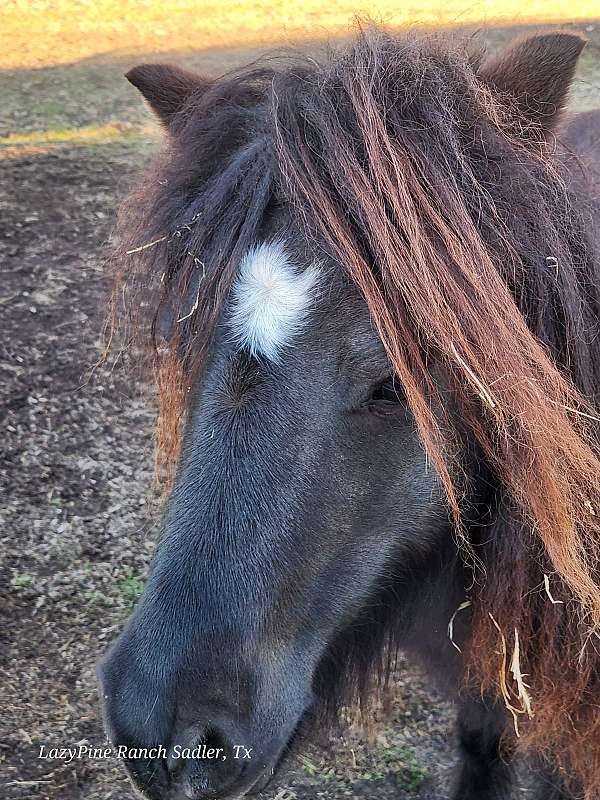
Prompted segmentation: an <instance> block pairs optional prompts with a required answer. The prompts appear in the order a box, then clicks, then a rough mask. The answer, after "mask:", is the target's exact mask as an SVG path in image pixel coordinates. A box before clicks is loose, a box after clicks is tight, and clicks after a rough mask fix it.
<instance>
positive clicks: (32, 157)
mask: <svg viewBox="0 0 600 800" xmlns="http://www.w3.org/2000/svg"><path fill="white" fill-rule="evenodd" d="M509 33H514V29H513V30H511V31H506V30H501V31H498V32H497V34H496V36H497V38H498V39H499V40H500V39H504V38H507V37H508V35H509ZM588 35H590V36H592V38H594V40H595V41H596V42H597V41H600V37H599V36H598V31H597V29H595V28H593V27H592V30H590V31H589V32H588ZM596 47H597V45H596ZM213 57H214V58H216V56H215V55H214V54H213V55H212V56H211V58H213ZM204 58H205V56H198V55H196V56H194V55H190V56H189V57H186V59H179V60H180V61H182V63H187V64H192V65H197V64H199V63H200V62H202V60H203V59H204ZM239 58H240V56H239V53H238V56H237V59H238V60H239ZM586 59H587V60H586V61H585V62H584V65H583V69H582V73H581V78H580V82H579V83H578V85H577V88H576V92H575V101H576V103H577V105H578V106H579V107H592V106H593V105H600V101H599V102H597V98H598V91H597V82H598V79H597V76H598V74H600V67H599V64H600V59H598V56H597V49H596V50H593V49H592V51H591V52H590V53H589V54H588V55H587V56H586ZM217 60H218V59H217ZM233 60H236V59H235V58H234V59H233ZM122 66H123V65H122V63H121V61H118V62H115V63H110V64H108V65H104V66H103V65H102V64H100V63H98V64H97V65H96V66H95V67H94V68H92V67H93V65H92V66H90V64H89V63H87V64H85V65H81V64H79V65H74V66H72V67H71V71H69V70H68V69H66V68H65V70H64V71H63V72H61V71H58V72H55V73H53V76H50V77H49V73H48V72H47V71H35V72H33V71H32V72H30V73H27V74H25V73H22V74H21V78H22V80H23V81H24V85H25V86H26V87H27V86H29V87H35V86H38V87H39V91H38V90H37V89H35V88H32V89H31V91H30V92H29V93H28V92H27V91H26V92H25V95H23V97H24V100H23V102H22V104H21V106H20V107H19V104H18V102H17V99H16V98H17V96H18V91H17V78H16V76H15V74H13V73H11V74H8V73H7V74H6V75H5V76H4V77H6V82H5V84H4V85H5V86H6V87H7V92H6V94H5V95H4V96H3V98H2V99H3V100H4V97H6V98H7V102H6V104H5V105H4V109H3V110H4V113H5V115H6V114H7V113H8V116H9V117H10V120H11V123H10V128H9V130H11V131H31V130H34V131H35V130H40V127H41V126H40V120H41V119H42V118H41V117H40V116H39V113H40V112H39V108H40V105H39V102H37V103H36V91H37V92H38V94H37V100H38V101H40V99H43V98H49V97H50V94H51V90H52V86H54V88H55V89H56V91H58V92H59V94H60V92H61V91H62V92H64V94H65V97H66V98H70V101H68V100H65V103H64V108H63V109H62V112H61V109H60V107H59V108H58V109H57V108H54V107H53V108H52V109H51V112H49V113H50V117H51V118H52V122H53V124H54V123H55V122H56V124H61V125H65V126H71V125H87V124H91V123H94V124H98V123H102V122H104V121H106V119H111V120H114V119H119V120H122V121H123V120H124V121H125V122H126V123H127V124H128V125H131V124H134V123H135V124H137V123H138V122H140V121H141V119H142V114H143V111H142V106H141V104H139V102H138V101H137V100H131V95H127V97H128V98H129V99H128V101H127V102H128V103H130V106H128V107H127V108H128V110H127V112H123V113H122V114H121V113H120V111H119V109H123V108H125V106H126V105H127V103H125V100H124V97H125V94H124V92H125V91H126V90H125V89H123V88H121V85H120V83H119V84H117V78H116V74H117V71H120V70H121V67H122ZM82 69H85V75H86V76H87V77H86V80H88V81H89V80H92V77H90V76H93V74H94V69H95V70H96V73H97V76H98V77H97V83H98V85H99V87H100V88H99V89H98V92H97V93H96V94H94V91H93V89H92V88H90V89H89V92H88V91H82V90H81V87H80V88H79V90H78V92H79V94H77V93H76V98H79V99H78V100H76V101H75V100H73V94H72V92H71V90H70V88H69V87H71V85H72V84H77V85H79V84H78V80H79V78H78V73H77V70H82ZM215 71H216V70H215ZM107 75H108V76H109V77H107ZM79 77H80V76H79ZM22 85H23V84H22ZM86 85H87V84H86ZM113 96H114V97H117V101H113V105H112V106H111V107H110V109H109V110H108V111H107V109H106V106H105V105H104V104H103V98H109V97H113ZM86 97H89V102H87V101H86ZM107 103H108V100H107ZM90 109H92V110H90ZM19 110H20V111H21V116H20V117H19V114H18V113H17V112H18V111H19ZM61 114H62V116H61ZM52 115H54V116H52ZM128 115H129V116H128ZM55 117H56V120H55ZM5 119H6V116H5ZM5 130H6V129H5ZM128 132H129V128H127V127H126V126H125V127H124V135H123V137H121V138H120V139H119V140H117V141H114V142H111V143H108V144H103V145H94V146H78V145H75V144H72V143H71V144H69V143H67V144H61V145H58V144H56V145H52V144H50V145H48V144H44V145H41V144H40V145H35V144H28V145H27V146H22V147H15V146H10V147H7V148H4V149H0V176H1V179H0V263H1V264H2V267H1V276H2V277H1V284H0V315H1V319H2V329H1V331H2V336H1V337H0V397H1V400H2V402H1V405H0V417H1V421H2V429H1V430H2V440H1V442H0V490H1V491H2V493H3V497H2V502H1V504H0V609H1V611H2V612H3V613H2V617H3V621H2V625H0V685H1V686H2V689H1V691H0V706H1V708H2V713H1V714H0V776H1V777H0V797H1V798H3V799H4V798H5V799H6V800H33V799H34V798H35V800H46V799H47V800H71V799H73V800H82V798H86V800H112V799H113V798H114V800H117V798H118V800H129V799H130V798H133V797H135V794H134V792H133V790H132V789H131V787H130V785H129V783H128V781H127V779H126V777H125V776H124V773H123V771H122V769H121V768H120V766H119V764H118V762H116V761H113V760H109V761H102V760H98V759H91V760H85V759H82V760H81V759H80V760H76V761H73V762H71V763H70V764H66V763H64V762H63V761H61V760H57V759H52V760H45V759H41V758H39V757H38V756H39V748H40V745H44V746H45V747H46V748H49V747H56V746H67V745H68V746H74V745H75V744H77V743H88V744H90V745H93V746H98V747H99V746H101V745H102V744H103V743H104V742H105V738H104V734H103V732H102V728H101V723H100V719H99V711H98V703H97V696H96V684H95V677H94V665H95V662H96V660H97V658H98V657H99V655H100V654H101V653H102V652H103V651H104V650H105V649H106V647H107V645H108V643H109V642H110V641H111V640H112V639H113V638H114V636H115V635H116V633H117V631H118V630H119V629H120V627H121V625H122V624H123V622H124V620H125V619H126V617H127V616H128V614H129V613H130V611H131V608H132V607H133V605H134V603H135V600H136V598H137V596H138V595H139V592H140V591H141V588H142V586H143V581H144V577H145V575H146V571H147V568H148V564H149V560H150V557H151V554H152V551H153V547H154V542H155V539H156V534H157V532H156V528H155V522H154V521H155V519H156V508H157V502H156V497H155V496H154V495H153V493H152V489H151V485H152V466H153V460H152V452H153V442H152V435H153V434H152V430H153V421H154V403H153V398H152V394H151V392H150V391H149V390H148V389H147V388H146V387H144V386H143V385H141V384H139V383H135V382H134V381H133V380H132V377H131V370H130V369H129V367H130V366H131V365H129V364H127V363H124V362H123V361H119V362H118V363H116V364H114V363H108V364H103V365H101V366H98V367H96V368H95V369H93V367H94V365H95V364H96V363H97V361H98V358H99V355H100V352H101V348H102V342H101V331H102V320H103V315H104V311H105V307H106V299H107V294H108V277H107V275H106V274H105V272H104V270H103V267H102V253H103V251H104V249H105V246H106V244H107V242H108V240H109V236H110V230H111V226H112V220H113V217H114V212H115V208H116V206H117V205H118V202H119V199H120V197H122V195H123V194H124V192H125V190H126V188H127V186H128V185H129V183H130V181H131V179H132V176H133V175H134V173H135V171H136V170H137V168H138V166H139V164H140V163H141V160H142V159H143V158H144V157H145V156H146V155H147V151H148V147H149V146H153V145H148V143H147V141H146V138H144V135H142V134H139V135H138V134H137V133H136V135H135V136H134V137H133V138H132V137H130V136H128ZM452 724H453V716H452V711H451V709H450V708H449V707H448V706H447V705H446V704H444V703H443V702H442V701H441V700H440V698H438V697H437V696H436V693H435V690H434V689H433V688H432V687H431V686H430V685H429V683H428V681H427V680H426V679H425V678H424V677H423V676H421V675H420V674H419V673H418V672H417V671H416V670H415V669H414V668H413V667H409V666H408V665H403V668H402V669H401V670H400V671H399V673H398V678H397V692H396V697H395V700H394V702H393V704H392V708H391V711H390V713H389V715H388V716H387V718H386V721H385V722H383V721H381V722H379V723H378V724H377V725H376V726H375V733H374V734H373V737H372V738H373V742H372V743H371V744H368V743H367V741H366V738H365V736H364V735H363V734H362V733H361V731H360V728H359V727H357V726H354V727H352V728H351V729H349V730H348V731H346V732H345V733H344V734H343V735H341V736H332V737H327V738H325V739H324V740H323V741H321V742H319V743H317V744H316V745H313V746H312V747H310V748H308V749H307V750H306V752H305V754H304V755H303V756H296V757H295V758H294V759H293V760H292V762H291V763H290V764H289V765H288V767H287V768H286V770H285V771H284V772H282V773H281V774H280V775H278V776H277V777H276V779H275V781H274V783H273V788H270V789H269V790H267V791H265V792H264V793H263V795H262V797H263V798H264V799H265V800H267V799H269V800H309V799H311V798H319V797H322V798H328V800H335V799H337V798H342V797H344V798H369V799H371V798H395V800H402V798H411V797H421V798H440V800H443V798H446V797H447V796H448V792H449V786H450V782H449V773H450V770H451V768H452V766H453V763H454V761H455V753H454V746H453V738H452V735H451V730H452ZM284 790H285V791H287V794H285V792H284Z"/></svg>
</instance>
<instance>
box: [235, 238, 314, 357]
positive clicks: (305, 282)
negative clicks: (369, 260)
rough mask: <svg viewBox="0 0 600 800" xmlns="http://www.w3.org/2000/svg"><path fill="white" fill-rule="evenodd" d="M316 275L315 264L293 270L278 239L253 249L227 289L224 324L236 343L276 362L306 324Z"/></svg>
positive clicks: (245, 257) (252, 352)
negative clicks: (228, 291) (229, 295)
mask: <svg viewBox="0 0 600 800" xmlns="http://www.w3.org/2000/svg"><path fill="white" fill-rule="evenodd" d="M318 279H319V270H318V268H317V267H316V266H314V265H311V266H309V267H307V268H306V269H305V270H304V271H303V272H297V271H296V270H295V269H294V267H293V266H292V264H291V263H290V261H289V258H288V255H287V253H286V251H285V246H284V244H283V242H280V241H275V242H270V243H269V244H267V243H262V244H259V245H255V246H254V247H252V248H251V249H250V250H249V251H248V252H247V253H246V255H245V256H244V258H243V259H242V261H241V264H240V269H239V273H238V276H237V279H236V281H235V283H234V285H233V288H232V293H231V305H230V312H229V327H230V329H231V331H232V333H233V336H234V339H235V341H236V342H237V343H238V345H239V346H240V347H244V348H246V349H247V350H249V352H250V353H251V354H252V355H254V356H256V355H262V356H264V357H266V358H268V359H270V360H271V361H277V360H278V359H279V354H280V352H281V350H282V348H284V347H285V346H286V345H287V344H289V342H290V340H291V339H292V338H293V337H294V336H295V335H296V334H297V333H298V332H299V331H300V330H301V329H302V327H303V325H304V324H305V323H306V319H307V316H308V312H309V310H310V306H311V304H312V302H313V300H314V297H315V289H316V286H317V283H318Z"/></svg>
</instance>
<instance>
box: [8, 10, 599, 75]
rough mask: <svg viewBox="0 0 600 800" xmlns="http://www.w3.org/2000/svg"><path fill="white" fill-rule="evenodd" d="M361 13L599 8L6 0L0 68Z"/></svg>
mask: <svg viewBox="0 0 600 800" xmlns="http://www.w3.org/2000/svg"><path fill="white" fill-rule="evenodd" d="M356 14H361V15H363V14H364V15H370V16H372V17H374V18H376V19H382V20H384V21H385V22H386V23H387V24H389V25H392V26H400V25H405V24H407V23H411V24H425V25H444V26H452V25H458V24H461V25H462V24H465V23H488V24H489V23H492V22H499V21H504V22H506V21H509V20H510V21H512V22H513V23H516V24H519V23H527V22H540V23H547V22H567V21H568V22H574V21H577V20H589V19H591V18H593V17H597V16H598V6H597V4H596V2H595V0H571V2H570V3H569V4H568V5H567V4H565V3H564V2H561V0H476V2H471V0H447V1H446V2H444V3H442V2H440V0H421V2H419V3H406V4H403V3H399V2H398V0H379V2H371V1H370V0H330V2H329V3H323V2H322V0H262V2H261V0H226V1H225V2H221V3H215V2H212V1H211V2H209V0H170V2H169V3H166V4H163V3H159V2H157V1H156V0H4V2H2V3H1V4H0V31H2V32H3V39H2V47H0V68H3V69H20V68H31V67H41V66H51V65H56V64H66V63H69V62H73V61H78V60H80V59H85V58H89V57H92V56H97V55H103V54H108V53H115V52H120V53H142V52H161V51H173V50H178V51H180V52H181V51H186V50H187V51H189V50H202V49H212V48H215V47H224V46H227V47H231V46H240V45H253V44H259V45H263V44H272V43H274V42H282V41H283V42H285V41H286V40H302V39H307V38H322V37H323V36H325V35H331V34H335V33H341V32H343V31H344V30H345V29H346V28H347V26H348V23H349V22H350V21H351V20H352V18H353V17H354V16H355V15H356Z"/></svg>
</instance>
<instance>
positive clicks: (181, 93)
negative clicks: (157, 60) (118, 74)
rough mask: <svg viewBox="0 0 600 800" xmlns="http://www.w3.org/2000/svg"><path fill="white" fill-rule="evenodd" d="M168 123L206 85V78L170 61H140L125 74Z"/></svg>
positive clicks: (159, 116)
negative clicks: (167, 62)
mask: <svg viewBox="0 0 600 800" xmlns="http://www.w3.org/2000/svg"><path fill="white" fill-rule="evenodd" d="M125 77H126V78H127V80H128V81H129V82H130V83H132V84H133V85H134V86H135V88H136V89H138V90H139V91H140V92H141V93H142V95H143V96H144V98H145V99H146V100H147V101H148V103H149V105H150V107H151V108H152V110H153V111H154V112H155V113H156V115H157V116H158V118H159V119H160V121H161V122H162V123H163V124H164V125H166V126H167V127H168V126H169V124H170V123H171V121H172V119H173V117H174V116H175V114H176V113H177V112H178V111H181V109H182V108H183V106H184V105H185V103H186V102H187V100H188V99H189V98H190V97H191V96H192V95H193V94H195V93H196V92H200V91H202V90H203V89H205V88H206V87H207V86H208V83H209V82H208V80H206V78H202V77H201V76H200V75H196V74H195V73H193V72H188V71H187V70H185V69H181V67H176V66H174V65H173V64H140V65H139V66H137V67H134V68H133V69H130V70H129V72H127V73H126V74H125Z"/></svg>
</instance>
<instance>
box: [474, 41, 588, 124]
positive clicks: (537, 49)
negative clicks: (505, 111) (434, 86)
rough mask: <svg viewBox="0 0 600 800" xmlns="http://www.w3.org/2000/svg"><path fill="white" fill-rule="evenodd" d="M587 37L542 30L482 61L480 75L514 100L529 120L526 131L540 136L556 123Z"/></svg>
mask: <svg viewBox="0 0 600 800" xmlns="http://www.w3.org/2000/svg"><path fill="white" fill-rule="evenodd" d="M585 45H586V39H584V38H583V37H582V36H579V35H578V34H575V33H569V32H556V33H542V34H538V35H536V36H530V37H527V38H526V39H522V40H520V41H518V42H516V43H515V44H513V45H512V46H511V47H509V48H508V49H507V50H505V51H504V52H503V53H500V54H499V55H497V56H495V57H493V58H491V59H488V60H487V61H485V62H484V63H483V65H482V67H480V69H479V77H480V78H481V79H482V80H483V81H485V82H486V83H487V84H488V85H489V86H491V87H492V88H493V89H495V90H497V91H498V92H499V93H500V94H503V95H507V96H509V97H511V98H512V99H513V102H515V103H516V108H517V109H518V111H519V113H520V114H521V115H522V116H523V117H525V120H526V121H527V122H528V123H530V125H529V126H528V128H527V130H526V131H525V135H526V136H527V137H528V138H537V139H543V138H545V136H546V135H547V134H548V133H550V132H552V131H553V130H554V128H555V127H556V125H557V124H558V121H559V118H560V114H561V111H562V109H563V107H564V105H565V102H566V100H567V95H568V93H569V88H570V86H571V82H572V80H573V76H574V74H575V69H576V67H577V60H578V58H579V55H580V54H581V51H582V50H583V48H584V47H585Z"/></svg>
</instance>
